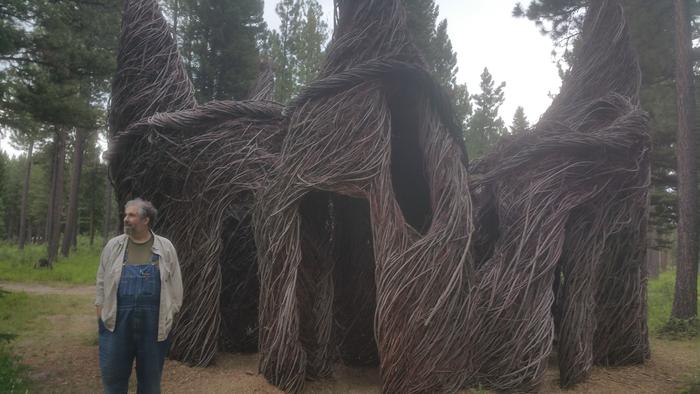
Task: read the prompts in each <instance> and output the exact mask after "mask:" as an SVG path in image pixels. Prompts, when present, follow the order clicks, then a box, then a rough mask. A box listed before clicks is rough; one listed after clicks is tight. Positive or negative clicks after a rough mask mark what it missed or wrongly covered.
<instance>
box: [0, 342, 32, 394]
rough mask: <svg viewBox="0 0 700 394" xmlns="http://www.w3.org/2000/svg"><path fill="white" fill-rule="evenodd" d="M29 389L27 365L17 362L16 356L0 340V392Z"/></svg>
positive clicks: (18, 391) (23, 391)
mask: <svg viewBox="0 0 700 394" xmlns="http://www.w3.org/2000/svg"><path fill="white" fill-rule="evenodd" d="M28 391H29V380H28V378H27V367H26V366H25V365H22V364H21V363H20V362H19V359H18V358H17V356H15V355H14V354H12V350H11V348H10V346H9V345H8V344H7V343H4V341H2V342H0V392H2V393H10V394H11V393H26V392H28Z"/></svg>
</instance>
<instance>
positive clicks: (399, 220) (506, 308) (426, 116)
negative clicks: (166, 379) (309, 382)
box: [109, 0, 649, 393]
mask: <svg viewBox="0 0 700 394" xmlns="http://www.w3.org/2000/svg"><path fill="white" fill-rule="evenodd" d="M336 7H337V15H338V21H337V28H336V31H335V32H334V37H333V40H332V41H331V44H330V46H329V48H328V50H327V60H326V63H325V65H324V66H323V68H322V70H321V72H320V75H319V78H318V80H317V81H315V82H313V83H311V84H310V85H309V86H307V87H306V88H305V89H304V90H303V91H302V92H301V94H299V96H298V97H296V98H295V99H294V100H293V101H292V102H291V103H289V104H288V105H287V106H285V107H283V106H281V105H279V104H275V103H272V102H269V101H265V100H266V99H267V98H269V97H271V93H272V89H271V86H272V85H271V84H272V79H271V78H270V76H271V74H269V69H268V72H267V73H266V72H261V75H260V77H259V78H258V81H256V83H255V85H254V87H253V89H252V92H251V94H250V97H252V98H253V100H251V101H215V102H210V103H207V104H203V105H195V103H194V100H193V99H192V94H191V84H190V82H189V80H188V79H187V77H186V74H184V72H182V70H183V69H182V65H181V62H180V60H179V57H178V56H177V50H176V48H175V44H174V41H173V40H172V38H171V35H170V33H169V31H168V30H167V27H166V26H165V24H164V21H163V19H162V16H160V14H159V12H158V11H157V6H156V5H155V2H154V1H153V0H149V1H131V2H127V5H126V7H125V17H124V20H125V23H124V26H123V31H122V41H121V46H120V55H119V72H118V74H117V78H116V79H115V83H114V97H113V101H112V109H111V118H110V119H111V123H110V124H111V126H112V133H113V135H112V145H111V148H110V152H109V158H110V170H111V175H112V179H113V181H114V182H115V184H116V186H117V190H118V197H119V200H120V202H123V201H124V200H125V199H127V198H130V197H132V196H136V195H143V196H145V197H147V198H150V199H153V200H155V201H156V203H157V204H159V206H160V207H161V210H162V211H163V215H161V218H162V219H160V220H159V222H158V223H157V227H158V230H159V231H160V232H162V233H164V234H165V235H167V236H169V237H170V239H172V240H173V242H174V243H175V245H176V247H177V249H178V252H179V253H180V257H181V262H182V269H183V278H184V279H185V304H184V305H183V310H182V312H181V316H180V319H179V321H178V322H177V324H176V327H175V330H174V343H173V349H172V354H171V355H172V356H174V357H175V358H177V359H180V360H184V361H187V362H190V363H193V364H198V365H207V364H209V363H210V362H211V360H212V358H213V357H214V355H215V354H216V352H217V350H218V349H223V350H231V351H240V350H248V351H253V350H255V349H256V347H257V348H259V351H260V353H261V361H260V370H261V372H262V373H263V374H264V375H265V377H266V378H267V379H268V380H269V381H270V382H271V383H273V384H275V385H277V386H278V387H280V388H282V389H283V390H285V391H290V392H297V391H300V390H301V389H302V388H303V384H304V381H305V380H306V379H315V378H322V377H326V376H329V375H330V374H331V373H332V366H333V363H334V362H336V361H337V360H338V359H340V360H342V361H343V362H345V363H347V364H350V365H379V368H380V371H381V377H382V387H383V390H384V391H385V392H408V393H412V392H453V391H456V390H458V389H459V388H461V387H464V386H472V385H482V386H486V387H489V388H493V389H497V390H517V391H520V390H533V389H536V387H537V386H538V385H539V384H540V383H541V382H542V379H543V376H544V375H543V374H544V370H545V368H546V362H547V359H548V358H549V357H550V355H551V354H552V350H553V346H556V350H557V355H558V359H559V367H560V376H561V384H562V386H570V385H573V384H575V383H576V382H579V381H581V380H583V379H585V378H586V376H587V375H588V373H589V371H590V368H591V366H592V365H593V364H601V365H621V364H625V363H639V362H643V361H644V359H645V358H646V357H648V355H649V346H648V340H647V332H646V310H645V303H644V299H645V294H644V292H645V287H644V285H645V272H644V265H643V261H644V251H645V247H644V246H645V221H646V200H647V199H646V196H647V188H648V183H649V159H648V149H649V137H648V133H647V123H646V122H647V119H646V116H645V114H644V113H643V112H642V111H641V110H640V109H639V108H638V106H637V96H638V87H639V69H638V66H637V63H636V60H635V58H634V55H633V53H632V51H631V49H630V42H629V37H628V34H627V29H626V26H625V22H624V17H623V14H622V8H621V7H620V5H619V4H618V2H617V1H615V0H594V1H592V3H591V5H590V7H589V11H588V14H587V17H586V21H585V23H584V28H583V39H582V45H581V46H580V47H579V49H578V51H577V52H576V54H575V61H574V64H573V67H572V70H571V74H570V77H569V78H568V79H567V80H566V81H565V84H564V86H563V87H562V91H561V93H560V95H559V96H558V97H557V99H556V100H555V101H554V102H553V104H552V106H551V107H550V109H549V110H548V111H547V113H546V114H545V115H544V116H543V117H542V119H541V121H540V122H539V123H538V124H537V125H536V126H535V127H534V128H533V130H531V131H529V132H528V133H525V134H523V135H518V136H511V137H507V138H504V139H503V141H501V142H500V143H499V144H498V146H497V147H496V148H495V149H494V150H493V152H490V153H489V154H488V155H486V156H485V157H484V158H482V159H481V160H479V161H478V162H474V163H471V165H470V166H469V170H468V169H467V157H466V153H465V149H464V147H465V146H464V143H463V141H462V140H461V130H460V128H459V127H458V126H456V124H455V121H454V116H453V111H452V109H451V108H450V105H449V101H448V100H447V99H446V97H445V93H444V91H443V90H442V89H441V88H440V87H439V86H437V85H436V84H435V82H434V81H433V79H432V78H431V77H430V75H429V73H428V72H427V71H426V65H425V63H424V62H423V60H422V57H421V55H420V54H419V53H418V51H417V50H416V48H415V46H414V45H413V44H412V43H411V42H410V39H409V37H408V34H407V28H406V26H405V19H404V11H403V8H402V6H401V2H400V1H399V0H387V1H382V2H378V1H372V0H362V1H349V0H344V1H338V2H337V4H336ZM144 50H148V51H152V52H153V53H156V54H160V53H162V54H167V55H163V56H155V57H154V58H153V60H152V62H151V63H148V62H146V63H144V65H137V64H136V63H135V62H137V61H140V59H141V58H142V57H144V56H143V55H144V52H143V51H144ZM148 53H151V52H148ZM145 58H148V56H145ZM153 62H155V63H153ZM157 62H161V63H159V64H157V67H156V66H152V65H153V64H156V63H157ZM139 67H141V68H139ZM261 69H262V70H263V71H264V70H265V69H266V67H265V65H264V64H263V65H262V66H261ZM163 70H169V71H168V72H163ZM132 74H133V75H132ZM130 81H134V82H133V83H131V82H130ZM139 81H140V82H139ZM467 143H469V141H467ZM258 297H259V304H258V302H257V301H258ZM258 306H259V307H258ZM257 323H259V325H258V324H257ZM258 326H259V327H260V328H259V329H258Z"/></svg>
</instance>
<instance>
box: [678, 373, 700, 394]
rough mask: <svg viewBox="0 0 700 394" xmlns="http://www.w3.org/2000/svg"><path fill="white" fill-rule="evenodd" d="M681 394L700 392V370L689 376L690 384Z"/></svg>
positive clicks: (696, 393)
mask: <svg viewBox="0 0 700 394" xmlns="http://www.w3.org/2000/svg"><path fill="white" fill-rule="evenodd" d="M679 394H700V372H697V373H696V374H694V375H692V376H690V377H688V385H687V386H686V387H685V388H683V389H682V390H681V391H680V392H679Z"/></svg>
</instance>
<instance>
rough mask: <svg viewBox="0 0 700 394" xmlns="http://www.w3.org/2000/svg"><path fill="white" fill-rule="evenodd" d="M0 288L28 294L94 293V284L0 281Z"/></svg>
mask: <svg viewBox="0 0 700 394" xmlns="http://www.w3.org/2000/svg"><path fill="white" fill-rule="evenodd" d="M0 289H2V290H5V291H11V292H25V293H30V294H63V295H78V296H80V295H95V286H66V287H62V286H61V287H59V286H48V285H43V284H40V283H16V282H2V281H0Z"/></svg>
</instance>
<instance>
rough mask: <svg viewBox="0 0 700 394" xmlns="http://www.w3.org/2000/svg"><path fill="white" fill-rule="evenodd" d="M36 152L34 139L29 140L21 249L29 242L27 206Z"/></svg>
mask: <svg viewBox="0 0 700 394" xmlns="http://www.w3.org/2000/svg"><path fill="white" fill-rule="evenodd" d="M33 152H34V141H30V142H29V149H27V169H26V171H25V172H24V185H23V187H22V201H21V203H20V204H21V205H20V207H19V250H23V249H24V244H25V243H26V242H27V206H28V205H29V179H30V178H31V175H32V154H33Z"/></svg>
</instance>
